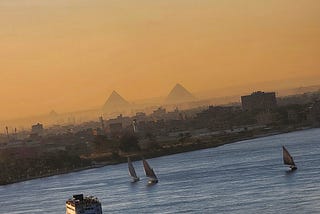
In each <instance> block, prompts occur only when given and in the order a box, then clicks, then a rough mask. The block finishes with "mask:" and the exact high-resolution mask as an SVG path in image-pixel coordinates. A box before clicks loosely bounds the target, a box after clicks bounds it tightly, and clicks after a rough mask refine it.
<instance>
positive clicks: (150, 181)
mask: <svg viewBox="0 0 320 214" xmlns="http://www.w3.org/2000/svg"><path fill="white" fill-rule="evenodd" d="M156 183H158V180H149V181H148V184H156Z"/></svg>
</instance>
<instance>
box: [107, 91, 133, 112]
mask: <svg viewBox="0 0 320 214" xmlns="http://www.w3.org/2000/svg"><path fill="white" fill-rule="evenodd" d="M129 107H130V103H129V102H128V101H126V100H125V99H124V98H123V97H121V96H120V95H119V94H118V93H117V92H116V91H113V92H112V93H111V95H110V96H109V98H108V100H107V101H106V102H105V104H104V105H103V108H102V109H103V110H104V111H105V112H119V111H123V110H125V109H128V108H129Z"/></svg>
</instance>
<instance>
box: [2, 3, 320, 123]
mask: <svg viewBox="0 0 320 214" xmlns="http://www.w3.org/2000/svg"><path fill="white" fill-rule="evenodd" d="M319 11H320V1H319V0H295V1H292V0H281V1H279V0H268V1H257V0H234V1H231V0H135V1H132V0H1V1H0V26H1V27H0V75H1V84H0V96H1V106H0V120H1V119H6V118H12V117H14V118H17V117H23V116H27V115H37V114H42V113H47V112H49V111H51V110H52V109H54V110H56V111H57V112H65V111H73V110H81V109H88V108H95V107H98V106H101V105H103V103H104V102H105V100H106V98H107V97H108V96H109V94H110V93H111V92H112V90H116V91H118V92H119V93H120V94H121V95H122V96H123V97H125V98H126V99H128V100H130V101H133V100H136V99H143V98H150V97H158V96H165V95H166V94H167V93H168V92H169V90H170V89H171V88H172V87H173V86H174V85H175V83H177V82H179V83H181V84H182V85H184V86H185V87H186V88H188V89H189V90H190V91H192V92H198V91H206V90H212V89H216V88H224V87H232V86H239V85H247V84H248V85H250V84H252V83H255V82H268V81H275V80H286V79H290V81H284V82H285V83H284V85H281V87H285V86H288V87H295V86H303V85H307V84H314V83H320V81H319V82H317V81H318V79H319V78H320V13H319ZM317 78H318V79H317ZM275 87H279V85H278V84H277V85H275ZM257 90H258V88H257ZM216 94H217V95H218V94H219V91H216ZM214 95H215V94H213V96H214Z"/></svg>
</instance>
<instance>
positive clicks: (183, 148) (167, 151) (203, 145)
mask: <svg viewBox="0 0 320 214" xmlns="http://www.w3.org/2000/svg"><path fill="white" fill-rule="evenodd" d="M312 128H315V127H298V128H293V129H283V130H273V131H270V132H268V131H266V132H263V133H257V134H252V135H251V136H250V132H248V133H246V134H248V135H243V136H236V137H235V136H233V135H230V134H229V135H224V136H222V138H224V139H223V140H222V141H212V140H211V141H204V142H191V143H178V144H176V145H177V146H176V147H174V146H171V147H168V148H161V149H159V150H157V151H147V152H146V151H142V152H139V153H135V154H129V153H128V154H126V155H124V156H121V157H120V158H119V159H117V160H109V161H101V162H97V163H96V164H93V165H89V166H85V167H80V168H75V169H70V170H61V171H57V172H52V173H47V174H44V175H39V176H34V177H29V178H24V179H17V180H15V181H12V182H8V183H6V184H1V185H0V186H6V185H11V184H15V183H21V182H25V181H29V180H35V179H40V178H47V177H51V176H55V175H63V174H69V173H74V172H79V171H84V170H88V169H94V168H101V167H105V166H108V165H116V164H121V163H126V162H127V156H130V157H131V158H132V160H141V157H144V158H146V159H147V158H156V157H162V156H167V155H174V154H179V153H185V152H192V151H197V150H202V149H209V148H216V147H219V146H223V145H226V144H231V143H237V142H241V141H245V140H252V139H258V138H263V137H269V136H275V135H279V134H285V133H290V132H295V131H303V130H309V129H312Z"/></svg>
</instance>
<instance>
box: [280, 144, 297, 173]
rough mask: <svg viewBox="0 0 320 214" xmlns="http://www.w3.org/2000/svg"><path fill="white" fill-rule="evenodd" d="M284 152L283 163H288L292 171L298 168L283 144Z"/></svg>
mask: <svg viewBox="0 0 320 214" xmlns="http://www.w3.org/2000/svg"><path fill="white" fill-rule="evenodd" d="M282 153H283V163H284V164H286V165H289V166H290V169H291V170H292V171H293V170H296V169H297V166H296V164H295V163H294V161H293V158H292V156H291V155H290V153H289V152H288V150H287V149H286V147H284V146H282Z"/></svg>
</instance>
